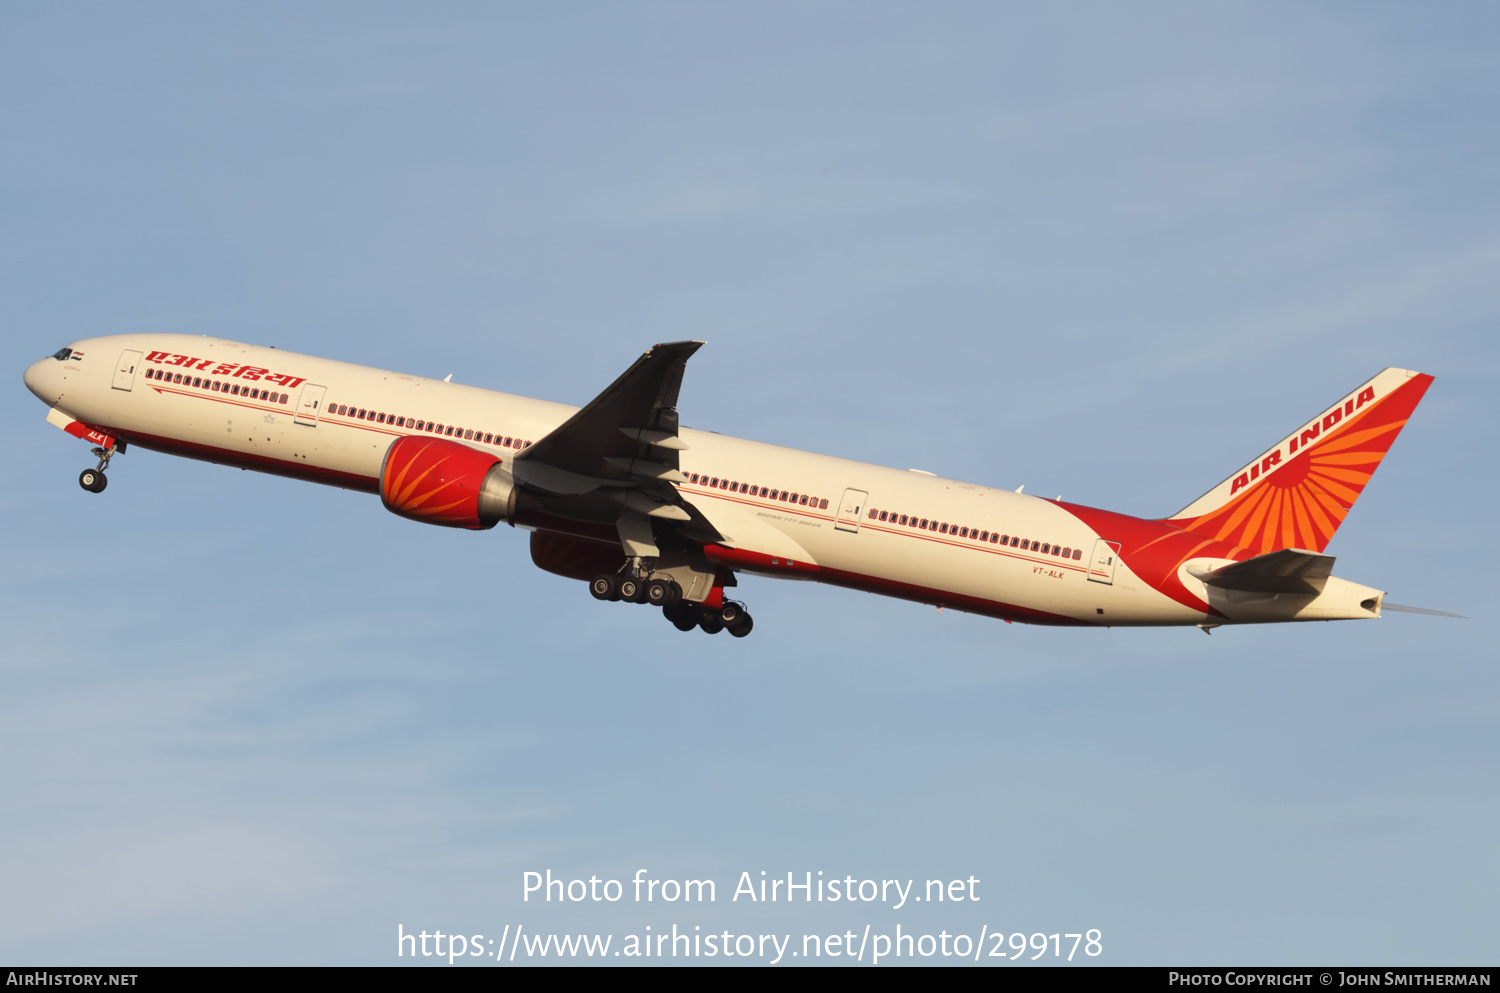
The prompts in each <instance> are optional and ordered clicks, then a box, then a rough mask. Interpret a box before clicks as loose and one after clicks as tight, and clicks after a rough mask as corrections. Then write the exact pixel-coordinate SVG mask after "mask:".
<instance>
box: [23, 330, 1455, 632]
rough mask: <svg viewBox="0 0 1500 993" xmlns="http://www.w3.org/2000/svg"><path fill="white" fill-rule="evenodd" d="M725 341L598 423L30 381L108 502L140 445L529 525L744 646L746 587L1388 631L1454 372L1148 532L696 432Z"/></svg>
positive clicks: (180, 383) (682, 625) (1360, 400)
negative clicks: (1371, 523) (696, 408)
mask: <svg viewBox="0 0 1500 993" xmlns="http://www.w3.org/2000/svg"><path fill="white" fill-rule="evenodd" d="M702 344H703V342H699V341H683V342H672V343H668V344H660V345H656V346H654V347H653V348H651V349H649V350H648V351H646V352H645V353H644V354H642V355H641V356H640V357H639V358H637V359H636V360H635V362H634V363H633V364H632V365H631V366H630V367H629V368H628V369H626V370H625V372H624V373H623V374H622V375H621V376H620V377H619V378H618V379H616V380H615V381H614V382H613V383H612V384H611V385H610V386H609V387H607V388H606V389H605V390H604V391H603V392H602V393H600V394H599V395H598V396H597V397H595V398H594V399H593V400H591V401H590V402H589V403H587V404H585V405H584V406H582V407H571V406H566V405H563V404H558V403H551V402H548V401H544V400H534V399H530V398H527V397H521V396H514V395H511V394H507V393H500V392H496V391H493V390H486V389H479V388H476V387H473V386H465V385H461V384H457V383H453V382H450V381H449V380H451V378H452V377H451V375H450V376H449V377H448V379H444V380H436V379H428V378H424V377H421V376H410V375H405V374H402V373H396V372H388V371H386V370H382V369H373V368H369V367H366V366H359V365H352V364H349V363H344V362H337V361H332V360H329V359H322V358H315V357H313V356H309V355H299V354H296V353H293V352H286V351H282V350H279V349H276V348H268V347H260V346H255V345H246V344H240V343H238V342H233V341H227V340H223V339H218V338H210V337H199V336H192V335H176V334H135V335H114V336H106V337H97V338H88V339H84V340H81V341H77V342H74V343H73V344H71V345H69V346H67V347H65V348H62V349H59V350H58V351H57V352H56V353H55V354H54V355H52V356H50V357H48V358H44V359H42V360H41V361H38V362H36V363H35V364H33V365H32V366H30V367H29V368H28V369H27V370H26V373H25V381H26V386H27V388H28V389H30V390H31V392H32V393H34V394H35V395H36V396H37V397H38V398H40V399H41V400H42V402H43V403H45V404H46V405H47V407H48V411H47V420H48V421H49V422H50V423H52V424H54V425H56V426H57V427H59V428H61V429H62V430H64V431H66V432H67V433H68V434H71V435H73V436H74V437H77V438H80V439H83V440H84V441H87V442H90V443H91V444H92V445H93V446H94V447H93V454H94V455H95V456H96V457H97V458H98V465H97V466H95V467H94V468H92V469H85V470H84V471H83V473H81V474H80V476H79V479H78V481H79V485H81V486H82V487H83V488H84V489H85V490H88V491H89V492H92V493H100V492H103V491H104V488H105V486H106V484H107V482H108V480H107V478H106V476H105V470H106V469H107V468H108V467H109V465H110V462H111V460H112V459H113V458H114V457H115V456H117V455H121V454H124V453H125V452H126V451H127V450H128V449H129V448H132V447H138V448H143V449H147V450H152V451H158V452H165V453H168V454H172V455H180V456H185V457H187V458H192V459H199V460H203V461H207V462H214V463H218V464H221V465H229V466H236V467H239V468H242V469H253V470H257V471H260V472H267V473H274V474H276V475H281V476H288V477H291V478H293V479H301V480H307V481H310V482H316V483H324V484H328V485H332V486H339V487H343V488H345V489H351V490H359V491H363V492H367V493H378V494H379V495H380V498H381V500H382V502H383V503H384V504H385V507H386V508H387V509H388V510H390V511H391V512H392V513H394V514H397V515H399V516H401V517H404V518H407V519H408V520H412V521H419V522H421V523H425V524H432V525H438V526H442V527H453V528H468V529H472V530H484V529H487V528H492V527H495V526H496V525H498V524H501V523H504V524H508V525H510V526H512V527H520V528H524V529H526V530H529V531H530V541H531V557H532V561H533V562H534V563H535V564H536V565H537V566H539V567H541V568H542V569H544V570H546V571H548V572H551V573H555V574H557V575H560V576H565V577H567V578H570V579H575V580H580V581H583V582H586V583H588V587H589V591H590V593H591V594H592V595H593V596H594V597H595V598H596V599H599V600H607V601H625V602H630V603H637V604H650V605H654V606H658V607H660V608H661V609H662V613H663V615H664V616H665V617H666V619H667V620H668V621H670V622H671V623H672V624H673V625H674V626H676V627H677V628H678V629H679V630H682V631H690V630H692V629H694V628H697V629H700V630H702V631H705V632H707V633H709V634H715V633H717V632H719V631H721V630H727V631H728V632H729V633H730V634H731V635H733V636H736V637H744V636H745V635H747V634H749V633H750V631H751V628H752V627H753V624H754V622H753V619H752V618H751V616H750V614H749V612H748V611H747V610H746V608H745V605H744V603H742V602H740V601H738V600H735V599H732V598H731V597H730V596H729V595H728V593H727V591H731V590H734V589H735V588H736V587H737V586H738V580H737V577H738V576H739V575H751V576H766V577H774V578H778V579H799V580H810V581H813V582H820V583H828V584H831V585H835V586H843V587H848V588H851V589H856V590H864V591H866V592H870V593H878V594H882V595H885V596H891V597H896V598H900V599H903V600H911V601H916V602H919V603H925V604H930V605H935V606H937V607H938V608H939V609H942V608H950V609H953V610H959V611H966V612H970V613H975V614H981V615H985V616H988V617H994V618H999V619H1002V620H1005V621H1007V622H1012V621H1020V622H1024V623H1028V624H1048V625H1073V626H1095V627H1127V626H1145V625H1153V626H1159V625H1182V626H1195V627H1198V628H1201V629H1202V630H1204V631H1205V632H1211V631H1212V630H1213V629H1214V628H1217V627H1219V626H1221V625H1228V624H1251V623H1268V622H1280V621H1313V620H1319V621H1324V620H1337V619H1360V618H1375V617H1379V616H1380V615H1381V611H1382V607H1384V608H1385V609H1395V610H1401V609H1406V610H1414V611H1418V612H1422V613H1440V612H1439V611H1423V610H1420V609H1419V608H1403V607H1399V606H1397V605H1395V604H1385V603H1384V598H1385V593H1384V592H1383V591H1381V590H1377V589H1373V588H1371V587H1368V586H1361V585H1359V584H1357V583H1353V582H1350V581H1348V580H1345V579H1341V578H1339V577H1337V576H1334V575H1333V574H1332V568H1333V564H1334V557H1333V556H1331V555H1327V554H1325V553H1324V549H1325V548H1326V547H1327V545H1328V543H1329V541H1330V540H1331V539H1332V538H1333V536H1334V533H1335V532H1336V531H1337V530H1338V527H1339V525H1340V524H1341V523H1342V522H1343V520H1344V517H1345V515H1346V514H1347V513H1348V511H1349V509H1350V508H1351V507H1352V506H1353V505H1354V502H1355V500H1356V499H1358V497H1359V495H1360V493H1361V492H1362V491H1363V489H1364V487H1365V484H1366V483H1367V482H1368V481H1369V479H1370V476H1371V474H1372V473H1373V472H1374V471H1375V469H1376V468H1377V467H1378V466H1379V465H1380V462H1381V460H1382V459H1383V458H1384V457H1385V454H1386V452H1387V451H1388V450H1389V449H1390V446H1391V444H1392V443H1393V442H1394V441H1395V439H1396V436H1397V435H1398V434H1400V432H1401V429H1402V427H1403V426H1405V424H1406V421H1407V419H1408V418H1409V417H1410V416H1411V414H1412V412H1413V411H1414V410H1415V408H1416V406H1417V403H1418V402H1419V401H1420V400H1421V399H1422V396H1423V394H1424V393H1425V392H1426V391H1427V387H1428V386H1429V385H1430V384H1431V382H1432V377H1431V376H1428V375H1424V374H1421V373H1417V372H1411V371H1409V370H1405V369H1385V370H1383V371H1382V372H1380V373H1378V374H1377V375H1376V376H1375V377H1374V378H1372V379H1370V380H1369V381H1368V382H1366V383H1362V384H1361V385H1360V386H1358V387H1356V388H1355V389H1354V390H1352V391H1350V392H1349V393H1348V394H1346V395H1344V396H1343V397H1341V398H1340V399H1339V400H1338V401H1337V402H1336V403H1334V404H1333V405H1332V406H1329V407H1326V408H1324V409H1323V410H1322V411H1320V412H1319V413H1317V414H1316V415H1315V416H1313V417H1312V418H1311V419H1310V420H1308V421H1305V422H1302V423H1301V424H1300V425H1299V426H1298V427H1297V429H1296V430H1295V431H1293V432H1292V433H1291V434H1289V435H1287V436H1286V437H1284V438H1282V439H1281V440H1280V441H1279V442H1277V443H1276V444H1275V445H1274V446H1272V447H1271V448H1269V449H1267V450H1266V451H1265V452H1263V453H1262V454H1261V455H1259V456H1257V457H1256V458H1255V459H1254V460H1252V461H1251V462H1249V463H1248V464H1246V465H1245V466H1243V467H1242V468H1240V469H1239V470H1238V471H1236V472H1234V473H1232V474H1230V476H1229V477H1228V478H1226V479H1225V480H1224V481H1223V482H1221V483H1220V484H1219V485H1217V486H1215V487H1213V488H1212V489H1210V490H1209V491H1208V492H1207V493H1205V494H1203V495H1202V496H1201V497H1199V498H1198V499H1196V500H1194V501H1192V502H1191V503H1189V504H1188V505H1187V506H1186V507H1184V508H1183V509H1182V510H1180V511H1178V512H1177V513H1175V514H1171V515H1169V516H1167V517H1164V518H1161V519H1154V520H1153V519H1144V518H1137V517H1132V516H1129V515H1126V514H1119V513H1113V512H1111V511H1106V510H1098V509H1095V508H1092V507H1086V506H1081V505H1078V504H1072V503H1065V502H1063V500H1062V499H1061V498H1060V497H1059V498H1058V499H1056V500H1051V499H1043V498H1041V497H1037V496H1033V495H1030V494H1026V493H1023V492H1022V491H1021V489H1017V490H1015V491H1010V490H1005V489H994V488H991V487H987V486H978V485H974V484H970V483H963V482H959V481H957V480H952V479H944V478H942V477H939V476H936V475H934V474H931V473H928V472H923V471H921V470H917V469H908V470H901V469H892V468H885V467H882V466H877V465H870V464H867V463H863V462H855V461H850V460H847V459H840V458H833V457H829V456H824V455H816V454H812V453H810V452H803V451H797V450H795V449H790V448H782V447H779V446H776V445H767V444H762V443H759V442H754V441H748V440H744V439H740V438H733V437H727V436H724V435H720V434H717V433H714V432H711V431H697V430H693V429H691V428H687V427H683V426H682V425H681V424H680V423H679V420H678V410H677V399H678V392H679V389H680V387H681V384H682V378H683V374H684V372H685V369H686V364H687V361H688V359H689V358H690V357H691V356H692V355H693V354H694V353H695V352H696V351H697V350H698V349H699V347H700V346H701V345H702Z"/></svg>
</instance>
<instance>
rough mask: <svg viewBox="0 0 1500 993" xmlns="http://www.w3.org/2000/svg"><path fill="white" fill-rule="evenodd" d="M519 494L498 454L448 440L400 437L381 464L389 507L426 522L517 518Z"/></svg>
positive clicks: (490, 523) (473, 525) (468, 523)
mask: <svg viewBox="0 0 1500 993" xmlns="http://www.w3.org/2000/svg"><path fill="white" fill-rule="evenodd" d="M518 493H519V490H518V489H517V488H516V485H515V480H513V479H512V478H511V475H510V473H509V472H506V471H505V469H504V468H503V467H502V466H501V465H500V460H499V459H498V458H497V457H495V456H494V455H491V454H490V453H488V452H481V451H480V450H479V449H477V448H470V447H469V446H468V445H464V444H460V443H459V442H456V441H449V440H448V439H446V438H424V437H422V436H421V435H409V436H407V437H404V438H397V439H396V440H395V441H393V442H391V447H390V448H389V449H388V450H387V451H386V453H385V463H384V464H383V465H382V466H381V467H380V499H381V502H383V503H384V504H385V509H386V510H389V511H390V512H391V513H393V514H399V515H400V516H402V517H406V518H409V519H411V520H413V521H421V522H422V523H423V524H438V525H441V526H442V527H449V528H470V529H472V530H476V531H477V530H482V529H484V528H492V527H494V526H495V525H496V524H498V523H500V522H501V521H508V520H512V519H513V518H514V517H515V512H516V500H517V495H518Z"/></svg>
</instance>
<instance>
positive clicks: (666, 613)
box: [661, 603, 698, 631]
mask: <svg viewBox="0 0 1500 993" xmlns="http://www.w3.org/2000/svg"><path fill="white" fill-rule="evenodd" d="M661 613H662V616H663V617H665V618H666V619H667V620H669V621H671V622H672V626H673V627H675V628H676V629H677V630H679V631H691V630H693V628H695V627H697V626H698V611H697V609H696V608H694V607H689V606H687V605H686V604H682V603H672V604H668V605H667V606H665V607H663V608H662V609H661Z"/></svg>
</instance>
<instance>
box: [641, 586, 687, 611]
mask: <svg viewBox="0 0 1500 993" xmlns="http://www.w3.org/2000/svg"><path fill="white" fill-rule="evenodd" d="M681 599H682V587H681V586H678V585H677V584H676V583H674V582H672V580H670V579H653V580H651V581H650V582H649V583H647V584H646V602H647V603H649V604H653V605H655V606H658V607H665V606H667V605H668V604H673V603H677V602H678V601H680V600H681Z"/></svg>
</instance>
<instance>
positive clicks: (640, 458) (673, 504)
mask: <svg viewBox="0 0 1500 993" xmlns="http://www.w3.org/2000/svg"><path fill="white" fill-rule="evenodd" d="M702 345H703V342H701V341H678V342H671V343H668V344H664V345H657V346H655V347H653V348H652V349H651V350H650V351H648V352H646V353H645V354H644V355H642V356H641V357H640V358H638V359H636V360H635V362H634V363H633V364H632V365H631V366H630V368H629V369H626V370H625V372H624V373H623V374H621V376H620V377H619V378H618V379H616V380H615V381H614V382H613V383H611V384H610V385H609V386H608V387H606V388H605V390H604V392H602V393H600V394H599V395H598V396H597V397H595V398H594V399H593V400H591V401H589V403H587V404H586V405H584V406H583V407H582V408H580V409H579V411H578V412H577V413H576V414H574V415H573V416H572V417H570V418H568V419H567V420H566V421H565V422H563V424H562V425H561V426H560V427H558V428H557V429H556V430H554V431H553V432H551V433H550V434H548V435H547V436H546V437H544V438H542V439H541V440H539V441H537V442H536V443H535V444H533V445H531V446H530V447H529V448H526V449H524V450H523V451H521V452H520V453H519V454H517V455H516V457H515V461H514V467H513V469H512V472H513V473H514V475H515V477H516V480H517V482H519V483H520V484H521V485H522V486H524V487H526V488H527V489H530V490H532V491H533V492H538V493H541V494H544V495H548V496H554V497H571V496H582V495H584V494H592V493H595V492H596V491H597V492H598V493H599V494H602V495H603V496H604V497H607V498H608V499H610V500H612V501H613V502H614V503H616V504H619V505H620V507H621V508H623V510H624V511H629V512H633V513H634V514H639V515H641V516H643V517H647V518H651V519H654V520H660V521H671V522H677V523H678V524H679V525H683V526H684V527H683V529H684V530H685V531H688V532H690V533H692V534H693V537H696V538H698V539H699V540H707V541H714V540H718V538H719V537H720V536H719V534H718V532H717V531H716V530H714V528H713V526H712V525H711V524H709V523H708V521H707V519H706V518H704V517H703V515H702V514H701V513H699V512H698V511H697V510H696V508H694V507H693V506H692V505H691V504H689V503H687V501H685V500H683V499H682V497H681V495H680V494H679V493H678V492H677V488H676V487H675V486H673V485H672V484H673V483H678V482H685V481H686V480H685V479H684V478H683V476H682V474H681V473H680V472H678V461H677V453H678V452H680V451H683V450H684V449H686V448H687V445H685V444H683V442H682V439H681V438H680V437H678V423H677V394H678V391H679V389H680V388H681V386H682V374H683V370H684V369H685V367H686V365H687V360H688V359H689V358H690V357H691V356H692V354H693V353H694V352H696V351H697V350H698V349H699V348H700V347H702Z"/></svg>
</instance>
